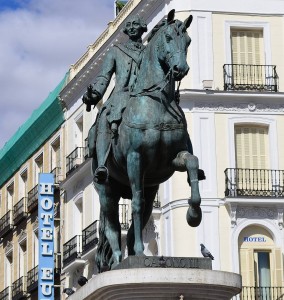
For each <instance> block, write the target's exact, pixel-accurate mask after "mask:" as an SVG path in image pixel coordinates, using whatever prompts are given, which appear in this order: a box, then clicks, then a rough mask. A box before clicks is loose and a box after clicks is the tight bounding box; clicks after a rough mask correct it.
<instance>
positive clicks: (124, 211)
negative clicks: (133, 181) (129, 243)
mask: <svg viewBox="0 0 284 300" xmlns="http://www.w3.org/2000/svg"><path fill="white" fill-rule="evenodd" d="M119 222H120V226H121V230H128V229H129V219H128V204H119Z"/></svg>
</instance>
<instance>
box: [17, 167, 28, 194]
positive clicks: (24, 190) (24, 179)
mask: <svg viewBox="0 0 284 300" xmlns="http://www.w3.org/2000/svg"><path fill="white" fill-rule="evenodd" d="M27 195H28V172H27V170H25V171H24V172H22V173H21V175H20V178H19V200H20V199H22V198H23V197H27Z"/></svg>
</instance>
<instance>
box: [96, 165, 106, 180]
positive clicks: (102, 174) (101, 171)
mask: <svg viewBox="0 0 284 300" xmlns="http://www.w3.org/2000/svg"><path fill="white" fill-rule="evenodd" d="M107 179H108V169H107V167H105V166H99V167H98V168H97V169H96V170H95V174H94V181H95V182H96V183H104V182H106V180H107Z"/></svg>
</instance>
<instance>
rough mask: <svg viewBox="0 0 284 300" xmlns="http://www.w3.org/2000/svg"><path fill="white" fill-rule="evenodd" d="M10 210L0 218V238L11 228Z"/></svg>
mask: <svg viewBox="0 0 284 300" xmlns="http://www.w3.org/2000/svg"><path fill="white" fill-rule="evenodd" d="M12 213H13V211H12V210H9V211H8V212H7V213H6V214H5V215H4V216H3V217H2V218H1V219H0V238H2V237H3V236H5V235H6V234H7V233H8V232H9V231H10V230H12V229H13V222H12Z"/></svg>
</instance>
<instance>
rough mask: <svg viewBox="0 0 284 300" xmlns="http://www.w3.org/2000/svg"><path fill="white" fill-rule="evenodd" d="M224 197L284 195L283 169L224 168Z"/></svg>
mask: <svg viewBox="0 0 284 300" xmlns="http://www.w3.org/2000/svg"><path fill="white" fill-rule="evenodd" d="M225 185H226V187H225V188H226V190H225V196H226V197H284V170H268V169H233V168H228V169H226V170H225Z"/></svg>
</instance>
